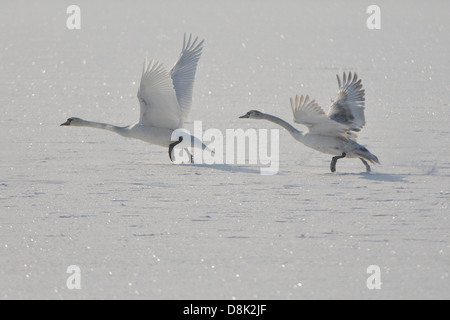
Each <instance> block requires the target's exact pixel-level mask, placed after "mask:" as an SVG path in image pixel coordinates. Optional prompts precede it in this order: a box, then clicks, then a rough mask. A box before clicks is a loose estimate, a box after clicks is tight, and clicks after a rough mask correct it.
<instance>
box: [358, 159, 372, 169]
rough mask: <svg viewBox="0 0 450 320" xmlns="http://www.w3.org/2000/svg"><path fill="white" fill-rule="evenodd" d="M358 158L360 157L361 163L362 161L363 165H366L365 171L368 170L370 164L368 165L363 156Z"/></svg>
mask: <svg viewBox="0 0 450 320" xmlns="http://www.w3.org/2000/svg"><path fill="white" fill-rule="evenodd" d="M359 159H361V161H362V163H364V165H365V166H366V171H367V172H370V166H369V164H368V163H367V161H366V160H364V159H363V158H359Z"/></svg>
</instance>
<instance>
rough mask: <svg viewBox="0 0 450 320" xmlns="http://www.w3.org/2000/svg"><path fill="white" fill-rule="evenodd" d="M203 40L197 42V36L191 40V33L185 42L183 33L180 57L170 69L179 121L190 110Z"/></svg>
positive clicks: (184, 117)
mask: <svg viewBox="0 0 450 320" xmlns="http://www.w3.org/2000/svg"><path fill="white" fill-rule="evenodd" d="M203 41H204V40H202V41H200V42H198V38H195V39H194V40H193V41H192V35H190V36H189V39H188V40H187V42H186V34H185V35H184V41H183V49H182V50H181V54H180V57H179V58H178V60H177V61H176V62H175V65H174V66H173V67H172V69H171V70H170V76H171V77H172V81H173V86H174V88H175V92H176V96H177V99H178V104H179V105H180V107H181V117H182V119H181V122H183V121H184V119H186V118H187V116H188V114H189V111H190V110H191V105H192V91H193V89H194V79H195V72H196V70H197V63H198V61H199V59H200V55H201V54H202V48H203V47H202V45H203Z"/></svg>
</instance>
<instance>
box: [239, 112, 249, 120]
mask: <svg viewBox="0 0 450 320" xmlns="http://www.w3.org/2000/svg"><path fill="white" fill-rule="evenodd" d="M244 118H250V115H249V114H248V113H247V114H244V115H243V116H240V117H239V119H244Z"/></svg>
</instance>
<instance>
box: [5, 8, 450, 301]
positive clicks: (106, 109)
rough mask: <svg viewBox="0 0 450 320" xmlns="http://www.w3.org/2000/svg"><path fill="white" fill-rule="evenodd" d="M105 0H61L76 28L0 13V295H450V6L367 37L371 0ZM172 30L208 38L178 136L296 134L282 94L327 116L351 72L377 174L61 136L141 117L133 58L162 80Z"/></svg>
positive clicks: (400, 19)
mask: <svg viewBox="0 0 450 320" xmlns="http://www.w3.org/2000/svg"><path fill="white" fill-rule="evenodd" d="M101 3H102V2H100V1H96V2H95V4H92V2H89V1H86V2H85V1H77V2H75V4H78V5H79V6H80V8H81V30H68V29H67V28H66V19H67V17H68V14H66V8H67V7H68V6H69V5H70V4H74V3H72V2H69V1H39V2H30V1H9V0H8V1H2V3H1V5H0V30H2V31H1V37H0V61H1V63H0V106H1V109H0V113H1V117H0V135H1V137H2V138H1V142H0V146H1V158H0V159H1V160H0V298H2V299H37V298H44V299H87V298H94V299H110V298H113V299H233V298H236V299H316V298H319V299H344V298H350V299H357V298H361V299H432V298H438V299H449V298H450V280H449V265H450V236H449V234H450V222H449V219H448V215H449V208H448V204H449V198H450V148H449V146H450V145H449V137H450V129H449V120H450V117H449V101H450V99H449V97H450V77H449V74H450V58H449V57H450V43H449V41H448V35H449V32H450V22H449V20H448V12H449V11H450V2H448V1H431V2H427V3H426V4H425V3H423V2H420V1H397V2H396V3H395V4H393V3H392V1H391V2H388V1H377V2H376V4H377V5H379V6H380V8H381V30H369V29H368V28H367V27H366V20H367V18H368V17H369V14H367V13H366V9H367V7H368V6H369V5H370V4H373V3H372V2H369V1H340V2H339V3H335V2H333V1H330V2H327V1H320V3H319V4H318V1H306V2H303V1H302V2H299V1H287V0H286V1H283V0H281V1H258V2H251V1H234V0H233V1H221V2H215V1H160V2H157V1H132V2H121V3H120V4H118V3H115V2H114V3H113V4H110V3H109V2H107V1H104V2H103V4H102V5H101ZM194 3H195V5H194ZM185 32H188V33H189V32H192V33H193V34H196V35H199V36H200V37H201V38H204V39H205V48H204V53H203V55H202V58H201V60H200V63H199V67H198V72H197V77H196V85H195V90H194V107H193V111H192V113H191V118H190V122H189V123H188V124H187V126H188V127H189V126H192V122H193V121H194V120H202V121H203V127H204V129H207V128H218V129H220V130H225V129H227V128H243V129H248V128H267V129H269V128H276V126H274V125H273V124H271V123H268V122H261V121H255V120H253V121H251V120H248V119H238V116H240V115H242V114H244V113H245V112H247V111H248V110H250V109H259V110H261V111H264V112H268V113H271V114H275V115H277V116H279V117H282V118H284V119H286V120H289V121H291V119H292V115H291V111H290V105H289V97H291V96H293V95H295V94H309V95H310V96H311V97H313V98H315V99H316V100H317V101H318V102H319V103H320V104H321V105H322V106H323V107H324V108H327V106H328V105H329V102H330V98H335V96H336V92H337V83H336V80H335V74H336V73H342V72H343V71H356V72H358V74H359V76H360V77H361V78H362V80H363V84H364V87H365V89H366V107H367V108H366V119H367V125H366V127H365V128H364V129H363V131H362V132H361V133H360V134H359V140H358V141H359V142H360V143H362V144H364V145H367V147H368V148H369V149H370V150H371V151H372V152H373V153H374V154H376V155H377V156H378V158H379V159H380V161H381V163H382V165H381V166H376V167H374V168H373V172H372V173H370V174H367V173H365V172H364V167H363V166H362V164H361V162H360V161H358V160H355V159H353V160H348V159H344V160H341V161H339V162H338V172H337V173H335V174H331V173H330V172H329V161H330V157H329V156H327V155H324V154H320V153H318V152H316V151H314V150H311V149H308V148H306V147H304V146H303V145H301V144H299V143H298V142H296V141H295V140H294V139H292V137H291V136H290V135H289V134H288V133H287V132H286V131H285V130H280V171H279V174H277V175H273V176H261V175H260V174H259V166H252V165H209V166H208V165H201V164H196V165H174V164H172V163H170V161H169V159H168V156H167V150H165V149H162V148H159V147H156V146H152V145H148V144H145V143H143V142H140V141H134V140H127V139H124V138H122V137H119V136H115V135H113V134H112V133H109V132H103V131H99V130H93V129H86V128H62V127H59V124H60V123H62V122H63V121H65V119H66V118H68V117H69V116H79V117H82V118H85V119H88V120H94V121H104V122H110V123H114V124H118V125H127V124H131V123H134V122H135V121H137V119H138V114H139V105H138V101H137V99H136V92H137V87H138V83H139V78H140V72H141V68H142V62H143V59H144V56H148V57H149V58H156V59H158V60H161V62H163V63H164V64H165V66H166V67H167V68H169V67H170V66H171V65H172V63H173V62H174V61H175V59H176V58H177V56H178V54H179V52H180V49H181V44H182V37H183V34H184V33H185ZM70 265H77V266H79V267H80V269H81V289H80V290H76V289H75V290H69V289H68V288H67V286H66V280H67V278H68V277H69V274H67V273H66V270H67V267H68V266H70ZM370 265H377V266H379V267H380V270H381V281H382V286H381V289H379V290H376V289H375V290H369V289H368V288H367V286H366V280H367V278H368V277H369V276H370V274H368V273H367V272H366V270H367V268H368V266H370Z"/></svg>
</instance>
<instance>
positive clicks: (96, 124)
mask: <svg viewBox="0 0 450 320" xmlns="http://www.w3.org/2000/svg"><path fill="white" fill-rule="evenodd" d="M80 126H82V127H89V128H96V129H103V130H108V131H112V132H115V133H118V134H120V135H125V131H126V130H125V128H124V127H117V126H114V125H112V124H108V123H101V122H94V121H86V120H81V122H80Z"/></svg>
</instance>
